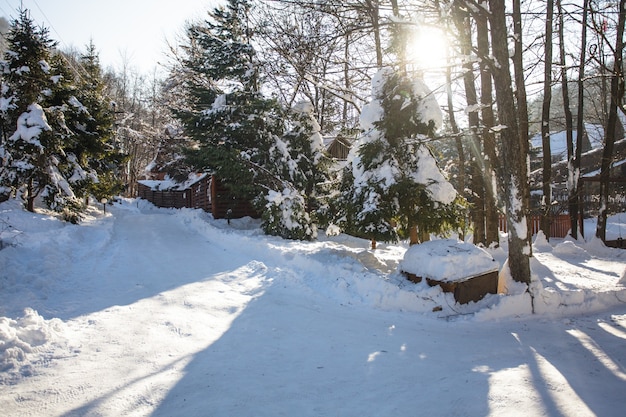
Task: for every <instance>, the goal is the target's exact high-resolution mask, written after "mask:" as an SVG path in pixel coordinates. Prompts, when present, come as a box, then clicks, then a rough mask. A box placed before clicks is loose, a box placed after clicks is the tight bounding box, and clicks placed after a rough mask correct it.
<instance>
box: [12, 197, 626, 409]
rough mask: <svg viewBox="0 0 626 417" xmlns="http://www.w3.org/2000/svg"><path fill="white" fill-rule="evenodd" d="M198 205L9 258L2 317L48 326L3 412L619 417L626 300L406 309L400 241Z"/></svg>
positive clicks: (67, 231) (111, 220)
mask: <svg viewBox="0 0 626 417" xmlns="http://www.w3.org/2000/svg"><path fill="white" fill-rule="evenodd" d="M202 216H203V215H201V214H198V212H194V211H185V212H183V213H180V212H175V211H171V210H155V209H146V208H142V210H139V209H138V208H137V207H135V206H134V205H130V204H126V205H124V206H117V207H116V208H115V209H113V210H112V215H109V216H108V217H106V218H100V219H94V220H93V221H92V222H91V223H89V224H85V225H83V226H80V227H76V226H64V227H61V226H54V227H52V226H51V227H50V229H49V230H48V232H47V234H45V236H44V235H41V236H38V237H37V238H36V239H35V238H34V237H33V238H29V237H24V238H23V239H24V240H23V244H22V245H21V246H18V247H15V248H9V249H5V250H4V251H0V268H2V269H0V279H3V281H0V282H3V284H2V287H0V291H1V292H0V302H1V304H0V305H1V306H2V309H1V310H0V316H7V317H14V318H15V317H20V316H24V313H23V310H24V309H25V308H32V309H34V310H36V311H37V312H38V314H37V313H32V314H33V315H31V316H30V318H28V317H26V316H25V317H24V319H23V320H24V323H26V322H27V321H28V320H31V321H32V322H33V323H36V324H38V326H39V327H38V329H45V330H46V331H47V332H48V333H47V334H46V337H47V341H48V343H46V344H41V345H37V344H36V343H35V339H36V338H35V337H28V336H29V335H24V336H23V338H22V339H23V340H26V341H30V342H31V343H30V346H29V347H31V348H32V349H31V351H30V352H26V351H27V350H28V349H25V350H24V351H25V352H26V354H28V357H30V358H31V359H32V360H31V362H30V363H29V364H27V365H24V366H22V367H15V368H12V369H5V370H1V369H0V376H1V377H2V379H1V380H0V415H2V416H6V417H18V416H19V417H25V416H59V417H60V416H64V417H70V416H111V417H119V416H155V417H156V416H185V417H188V416H392V415H393V416H416V415H428V416H486V415H492V416H500V415H507V416H513V415H524V416H574V415H575V416H592V415H598V416H621V415H623V410H624V393H625V392H626V308H625V307H624V306H622V307H619V308H617V309H615V308H613V309H612V310H610V311H607V312H603V313H599V314H595V315H593V316H585V317H578V318H576V317H569V318H561V319H549V318H547V317H531V318H529V319H524V320H512V319H507V320H502V321H487V322H484V321H478V320H473V319H471V318H468V319H467V320H466V319H464V318H463V317H458V318H457V319H456V320H445V319H441V318H437V317H436V316H434V315H432V314H430V315H428V314H424V313H422V312H418V311H415V312H411V311H406V309H403V308H399V307H394V305H403V303H406V300H407V297H409V296H413V297H415V294H414V293H409V294H407V293H405V292H401V291H397V292H395V293H390V291H391V290H389V288H393V287H394V286H393V285H392V283H389V282H387V283H385V282H384V281H385V280H384V279H383V272H380V271H389V270H393V264H394V262H397V259H395V261H394V257H396V258H397V251H398V249H397V248H393V247H388V248H385V247H384V246H383V248H382V249H381V251H380V252H379V253H377V254H376V255H373V254H372V253H371V252H369V251H357V250H355V249H354V248H353V247H351V246H350V245H349V244H348V242H342V241H340V240H335V241H320V242H313V243H301V242H285V241H282V240H280V239H276V238H270V237H265V236H263V235H261V234H260V232H259V231H258V229H256V228H248V227H244V226H246V225H245V224H240V225H239V226H240V229H241V230H238V229H236V226H237V225H235V227H227V226H226V225H225V224H224V223H220V222H215V221H212V220H211V221H206V220H207V218H205V217H202ZM29 239H31V240H29ZM37 242H39V243H37ZM400 256H401V255H400ZM594 267H600V263H599V262H596V264H594ZM613 267H614V265H613ZM377 268H378V269H377ZM379 282H383V284H379ZM381 294H382V295H385V294H386V295H385V296H381ZM394 303H395V304H394ZM383 307H385V308H383ZM27 319H28V320H27ZM26 324H28V323H26ZM0 328H2V327H0ZM9 328H17V329H19V328H20V327H19V326H18V325H17V324H15V325H13V327H10V326H9ZM21 328H22V329H28V327H27V326H26V325H25V324H24V325H23V326H22V327H21ZM30 336H32V335H30ZM0 340H2V339H0ZM33 358H34V359H33Z"/></svg>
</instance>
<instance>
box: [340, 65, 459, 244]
mask: <svg viewBox="0 0 626 417" xmlns="http://www.w3.org/2000/svg"><path fill="white" fill-rule="evenodd" d="M360 121H361V127H362V129H363V134H362V135H361V137H360V138H359V140H358V141H357V142H356V143H355V145H354V146H353V148H352V150H351V152H350V155H349V157H348V165H347V167H346V170H345V171H344V178H343V182H342V197H341V199H342V202H341V204H340V206H341V207H342V210H341V215H342V218H341V219H340V222H339V223H340V225H342V226H343V227H344V230H346V231H347V232H348V233H352V234H356V235H358V236H363V237H366V238H369V239H372V240H373V241H396V240H398V239H399V238H400V237H405V236H408V235H409V233H410V231H411V229H415V228H416V227H417V229H418V230H419V232H420V236H423V237H424V236H427V235H428V234H430V233H442V232H444V231H446V230H450V229H454V228H456V227H457V226H458V225H460V223H461V221H462V219H463V216H462V213H461V210H460V206H459V203H460V200H459V199H458V197H457V193H456V191H455V190H454V188H453V187H452V185H451V184H450V183H449V182H448V181H447V180H446V179H445V177H444V175H443V174H442V172H441V171H440V170H439V168H438V166H437V163H436V161H435V159H434V157H433V155H432V153H431V151H430V149H429V148H428V146H427V141H428V140H429V138H431V137H432V136H433V135H434V132H435V130H436V129H437V128H438V127H440V126H441V111H440V109H439V106H438V104H437V102H436V100H435V99H434V98H433V97H432V95H431V93H430V91H429V90H428V88H427V87H426V86H425V84H424V83H423V82H422V81H421V80H420V79H411V78H409V77H408V76H406V75H405V74H403V73H399V72H395V71H394V70H392V69H391V68H383V69H382V70H380V71H379V72H378V73H377V74H376V76H375V77H374V78H373V80H372V100H371V102H370V103H369V104H368V105H367V106H366V107H365V108H364V109H363V112H362V114H361V120H360ZM422 239H424V238H422Z"/></svg>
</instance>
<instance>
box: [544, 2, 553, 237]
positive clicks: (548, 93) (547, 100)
mask: <svg viewBox="0 0 626 417" xmlns="http://www.w3.org/2000/svg"><path fill="white" fill-rule="evenodd" d="M553 16H554V2H553V0H548V1H547V3H546V26H545V27H546V38H545V41H544V51H545V63H544V70H543V103H542V107H541V144H542V149H543V173H542V179H543V186H542V189H543V199H542V201H541V231H542V232H543V234H544V235H545V236H546V239H550V219H551V217H552V216H551V212H550V211H551V210H550V209H551V207H552V149H551V146H550V104H551V103H552V22H553Z"/></svg>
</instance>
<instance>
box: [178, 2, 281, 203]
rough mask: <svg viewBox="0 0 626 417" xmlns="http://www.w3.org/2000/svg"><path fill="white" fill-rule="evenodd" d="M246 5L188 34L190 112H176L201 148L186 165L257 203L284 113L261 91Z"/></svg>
mask: <svg viewBox="0 0 626 417" xmlns="http://www.w3.org/2000/svg"><path fill="white" fill-rule="evenodd" d="M249 8H250V4H249V2H248V1H242V0H230V1H229V2H228V3H227V4H226V6H225V7H220V8H218V9H215V10H214V11H213V12H212V13H211V14H210V17H211V19H212V20H211V21H205V22H200V23H196V24H192V25H190V26H189V27H188V29H187V37H188V44H187V45H184V46H183V49H184V53H185V56H184V58H183V59H182V64H183V67H184V68H183V69H182V71H183V72H185V73H186V74H185V75H186V76H185V79H186V81H185V82H186V84H185V86H186V90H187V93H188V96H189V98H190V102H189V103H187V106H185V107H183V108H179V109H175V110H174V114H175V116H176V117H177V118H178V119H179V120H180V121H181V122H182V124H183V126H184V128H185V133H186V134H187V135H188V136H190V137H191V139H193V140H194V141H195V144H196V145H197V146H194V147H192V148H189V149H187V152H186V159H187V161H188V163H190V165H192V166H193V167H194V168H195V169H199V170H204V171H208V172H212V173H214V174H215V175H217V176H218V177H219V178H220V181H221V182H222V183H224V184H225V185H227V186H228V187H229V188H230V190H231V192H233V193H234V194H235V195H236V196H237V197H241V198H247V199H251V200H252V199H255V198H256V199H258V198H259V196H260V195H261V193H262V190H263V188H262V187H261V186H260V185H261V184H262V183H265V182H267V180H268V178H267V164H268V162H269V149H270V147H271V146H272V145H273V143H274V142H275V139H276V137H277V136H279V135H280V134H282V129H283V127H282V120H283V117H282V111H281V109H280V107H279V106H278V104H277V102H276V101H275V100H270V99H266V98H265V97H264V96H263V95H262V94H261V92H260V91H259V90H258V82H257V67H256V64H255V61H254V59H255V53H254V49H253V47H252V45H250V42H249V41H250V38H249V37H250V33H249V30H248V29H247V28H248V23H247V21H246V16H247V14H248V11H249Z"/></svg>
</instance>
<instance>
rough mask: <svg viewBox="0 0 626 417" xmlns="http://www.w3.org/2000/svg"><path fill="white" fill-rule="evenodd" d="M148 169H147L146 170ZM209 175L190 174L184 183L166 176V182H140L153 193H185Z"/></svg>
mask: <svg viewBox="0 0 626 417" xmlns="http://www.w3.org/2000/svg"><path fill="white" fill-rule="evenodd" d="M146 169H147V168H146ZM207 175H209V174H207V173H194V172H192V173H190V174H189V175H188V176H187V180H186V181H183V182H178V181H176V180H174V179H173V178H170V177H169V176H166V178H165V179H164V180H139V181H137V182H139V183H140V184H143V185H145V186H146V187H148V188H150V189H151V190H153V191H170V190H173V191H183V190H186V189H188V188H189V187H191V186H192V185H194V184H195V183H197V182H198V181H201V180H202V179H204V178H206V176H207Z"/></svg>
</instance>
